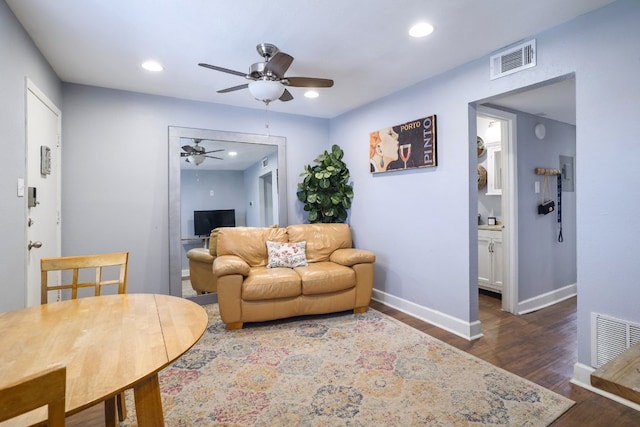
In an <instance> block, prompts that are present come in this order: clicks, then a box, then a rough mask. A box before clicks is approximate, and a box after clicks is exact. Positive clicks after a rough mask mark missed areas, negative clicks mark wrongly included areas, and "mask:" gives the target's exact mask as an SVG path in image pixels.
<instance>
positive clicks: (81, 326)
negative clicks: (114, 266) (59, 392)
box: [0, 294, 207, 427]
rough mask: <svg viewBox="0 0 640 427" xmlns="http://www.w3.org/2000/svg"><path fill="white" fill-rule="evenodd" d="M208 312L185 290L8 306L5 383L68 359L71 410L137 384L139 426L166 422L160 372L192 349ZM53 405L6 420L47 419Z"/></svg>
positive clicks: (1, 377) (1, 350) (1, 340)
mask: <svg viewBox="0 0 640 427" xmlns="http://www.w3.org/2000/svg"><path fill="white" fill-rule="evenodd" d="M206 327H207V313H206V311H205V310H204V309H203V308H202V307H201V306H200V305H198V304H196V303H194V302H192V301H188V300H186V299H183V298H178V297H173V296H168V295H155V294H123V295H103V296H98V297H87V298H78V299H75V300H68V301H61V302H54V303H49V304H43V305H39V306H35V307H29V308H24V309H20V310H15V311H10V312H6V313H0V387H2V386H3V385H5V384H10V383H13V382H16V381H19V380H20V379H21V378H25V377H28V376H29V375H32V374H35V373H37V372H39V371H42V370H43V369H45V368H47V367H49V366H52V365H60V364H61V365H65V366H66V367H67V384H66V385H67V387H66V388H67V391H66V405H65V409H66V414H67V416H69V415H72V414H75V413H77V412H80V411H82V410H84V409H87V408H89V407H91V406H93V405H95V404H97V403H100V402H102V401H105V400H106V399H109V398H112V397H114V396H116V395H117V394H119V393H120V392H122V391H124V390H127V389H133V391H134V401H135V410H136V416H137V421H138V426H140V427H145V426H153V427H158V426H163V425H164V415H163V412H162V401H161V396H160V383H159V380H158V372H159V371H160V370H162V369H163V368H164V367H166V366H167V365H169V364H170V363H171V362H173V361H174V360H176V359H178V358H179V357H180V356H181V355H183V354H184V353H185V352H186V351H187V350H189V349H190V348H191V347H192V346H193V345H194V344H195V343H196V342H197V341H198V340H199V339H200V337H201V336H202V334H203V333H204V331H205V329H206ZM45 414H46V408H40V409H38V410H36V411H32V412H30V413H28V414H25V415H24V416H21V417H17V418H13V419H11V420H8V421H5V422H3V423H0V426H1V427H8V426H12V427H13V426H25V425H34V424H39V423H41V422H42V421H43V420H45V418H46V416H45Z"/></svg>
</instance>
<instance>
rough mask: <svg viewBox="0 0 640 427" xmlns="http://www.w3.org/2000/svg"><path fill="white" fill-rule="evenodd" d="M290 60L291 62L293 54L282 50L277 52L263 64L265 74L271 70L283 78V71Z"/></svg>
mask: <svg viewBox="0 0 640 427" xmlns="http://www.w3.org/2000/svg"><path fill="white" fill-rule="evenodd" d="M292 62H293V56H291V55H289V54H286V53H284V52H278V53H276V54H275V56H274V57H273V58H271V59H270V60H269V62H267V64H266V65H265V66H264V71H265V74H267V73H269V72H271V73H272V74H275V75H276V76H278V77H280V78H283V77H284V73H286V72H287V70H288V69H289V67H290V66H291V63H292Z"/></svg>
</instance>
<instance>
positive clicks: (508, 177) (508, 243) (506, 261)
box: [473, 105, 518, 314]
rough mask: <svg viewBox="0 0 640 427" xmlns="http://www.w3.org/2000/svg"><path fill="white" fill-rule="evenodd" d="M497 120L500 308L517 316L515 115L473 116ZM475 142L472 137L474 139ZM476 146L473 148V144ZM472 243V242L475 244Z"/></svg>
mask: <svg viewBox="0 0 640 427" xmlns="http://www.w3.org/2000/svg"><path fill="white" fill-rule="evenodd" d="M477 115H481V116H487V117H490V118H493V119H498V120H500V121H501V122H502V123H503V124H504V125H505V126H501V128H502V156H501V157H502V165H503V167H502V170H503V175H502V176H503V179H502V218H503V224H504V228H503V229H502V248H503V260H502V268H503V274H504V277H503V278H502V283H503V285H502V309H503V310H504V311H507V312H509V313H514V314H515V313H516V308H517V306H518V211H517V209H518V192H517V189H518V170H517V150H516V148H517V145H518V144H517V116H516V115H515V114H512V113H508V112H506V111H502V110H496V109H494V108H489V107H485V106H483V105H479V106H478V108H477V111H476V116H477ZM473 140H474V141H475V137H474V138H473ZM474 146H475V145H474ZM474 244H475V243H474Z"/></svg>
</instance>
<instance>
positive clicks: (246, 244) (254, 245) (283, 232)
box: [217, 227, 288, 267]
mask: <svg viewBox="0 0 640 427" xmlns="http://www.w3.org/2000/svg"><path fill="white" fill-rule="evenodd" d="M267 240H270V241H272V242H287V241H288V237H287V229H286V228H272V227H225V228H220V229H218V244H217V253H218V256H221V255H236V256H239V257H240V258H242V259H244V260H245V261H246V262H247V264H249V266H251V267H259V266H266V265H267Z"/></svg>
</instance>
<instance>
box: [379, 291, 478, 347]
mask: <svg viewBox="0 0 640 427" xmlns="http://www.w3.org/2000/svg"><path fill="white" fill-rule="evenodd" d="M372 299H374V300H375V301H378V302H381V303H383V304H385V305H388V306H389V307H393V308H395V309H396V310H399V311H401V312H403V313H407V314H409V315H411V316H413V317H415V318H417V319H420V320H423V321H425V322H427V323H430V324H432V325H435V326H437V327H439V328H442V329H444V330H445V331H449V332H451V333H452V334H455V335H457V336H459V337H462V338H464V339H467V340H469V341H471V340H475V339H478V338H480V337H482V331H481V328H480V321H479V320H478V321H475V322H471V323H469V322H465V321H464V320H461V319H458V318H456V317H453V316H450V315H448V314H445V313H442V312H440V311H437V310H432V309H430V308H427V307H423V306H421V305H418V304H416V303H413V302H411V301H407V300H405V299H402V298H398V297H396V296H393V295H390V294H387V293H386V292H382V291H378V290H376V289H374V290H373V296H372Z"/></svg>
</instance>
